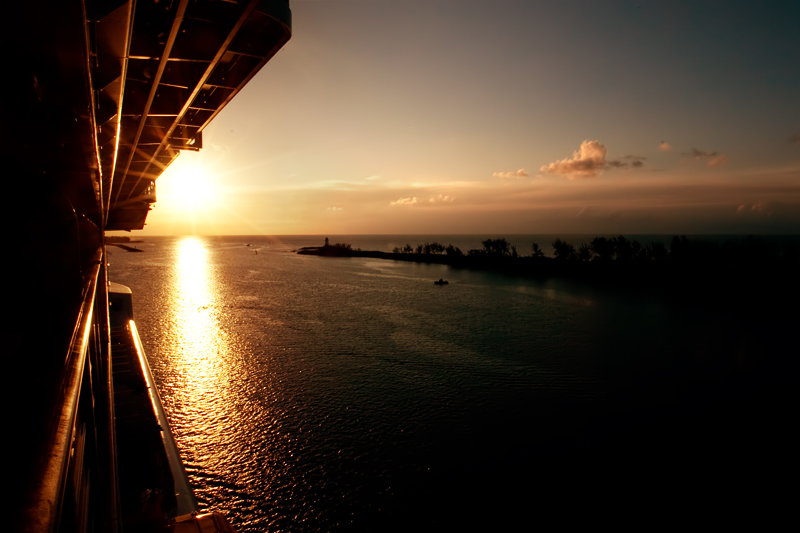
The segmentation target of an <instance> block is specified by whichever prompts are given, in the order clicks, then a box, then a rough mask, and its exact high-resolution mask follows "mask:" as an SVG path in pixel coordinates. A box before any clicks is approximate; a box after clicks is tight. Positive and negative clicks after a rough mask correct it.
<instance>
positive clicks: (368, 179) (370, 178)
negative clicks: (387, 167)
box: [364, 176, 381, 181]
mask: <svg viewBox="0 0 800 533" xmlns="http://www.w3.org/2000/svg"><path fill="white" fill-rule="evenodd" d="M364 179H365V180H367V181H375V180H379V179H381V177H380V176H369V177H368V178H364Z"/></svg>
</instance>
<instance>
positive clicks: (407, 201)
mask: <svg viewBox="0 0 800 533" xmlns="http://www.w3.org/2000/svg"><path fill="white" fill-rule="evenodd" d="M417 200H418V199H417V197H416V196H413V197H410V198H399V199H397V200H395V201H394V202H391V204H390V205H414V204H415V203H417Z"/></svg>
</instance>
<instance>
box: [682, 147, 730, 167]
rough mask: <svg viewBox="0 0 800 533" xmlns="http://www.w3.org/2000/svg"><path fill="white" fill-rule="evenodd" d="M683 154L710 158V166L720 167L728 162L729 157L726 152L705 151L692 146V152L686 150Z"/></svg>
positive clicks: (698, 157)
mask: <svg viewBox="0 0 800 533" xmlns="http://www.w3.org/2000/svg"><path fill="white" fill-rule="evenodd" d="M683 155H688V156H691V157H692V159H708V166H710V167H719V166H722V165H725V164H726V163H727V162H728V158H727V157H726V156H725V154H721V153H719V152H704V151H703V150H698V149H697V148H692V151H691V152H685V153H684V154H683Z"/></svg>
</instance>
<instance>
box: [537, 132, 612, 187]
mask: <svg viewBox="0 0 800 533" xmlns="http://www.w3.org/2000/svg"><path fill="white" fill-rule="evenodd" d="M604 168H606V147H605V146H603V145H602V144H600V142H599V141H583V142H582V143H581V147H580V148H579V149H578V150H577V151H576V152H573V154H572V157H571V158H567V159H561V160H560V161H555V162H553V163H550V164H549V165H544V166H542V168H540V169H539V170H541V171H542V172H546V173H548V174H556V175H559V176H567V177H568V178H570V179H572V178H592V177H594V176H596V175H597V174H599V173H600V172H602V171H603V169H604Z"/></svg>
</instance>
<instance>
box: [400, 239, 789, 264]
mask: <svg viewBox="0 0 800 533" xmlns="http://www.w3.org/2000/svg"><path fill="white" fill-rule="evenodd" d="M481 244H482V245H483V248H477V249H471V250H468V251H467V252H466V253H465V252H463V251H462V250H461V249H460V248H458V247H455V246H453V245H452V244H447V245H444V244H441V243H439V242H425V243H421V244H417V245H416V246H412V245H411V244H406V245H405V246H402V247H395V248H394V249H393V250H392V253H395V254H416V255H441V254H443V255H447V256H451V257H454V258H459V257H467V258H476V259H477V258H493V259H499V258H503V259H517V258H524V257H527V258H534V259H540V258H541V259H550V258H549V257H547V256H546V255H545V251H544V249H543V248H542V247H541V246H540V245H539V244H538V243H536V242H534V243H531V246H530V255H527V256H526V255H524V254H521V253H519V252H518V251H517V247H516V246H514V245H512V244H511V243H510V242H509V241H508V240H506V239H505V238H497V239H486V240H485V241H482V242H481ZM551 245H552V249H553V253H552V259H555V260H557V261H572V262H575V261H577V262H609V261H618V262H632V261H635V262H659V261H667V260H669V261H682V260H712V259H715V258H721V259H725V260H726V261H730V260H747V259H748V258H757V259H759V260H762V261H763V260H765V259H768V258H774V259H778V258H783V259H786V260H789V261H792V260H794V261H797V259H798V250H797V249H796V248H792V247H784V248H780V247H775V246H770V245H769V244H768V243H766V242H765V241H763V240H762V239H758V238H756V237H752V236H751V237H745V238H743V239H729V240H727V241H724V242H716V241H711V240H707V239H697V238H693V239H689V238H688V237H686V236H674V237H672V239H671V241H670V244H669V246H667V245H666V244H665V243H664V242H661V241H655V242H652V243H650V244H646V245H643V244H641V243H639V242H638V241H636V240H631V239H628V238H627V237H625V236H624V235H619V236H617V237H612V238H606V237H595V238H594V239H592V240H591V241H590V242H588V243H582V244H580V245H579V246H578V247H577V248H576V247H575V246H574V245H573V244H571V243H569V242H566V241H564V240H562V239H560V238H559V239H556V240H554V241H553V242H552V244H551Z"/></svg>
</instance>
